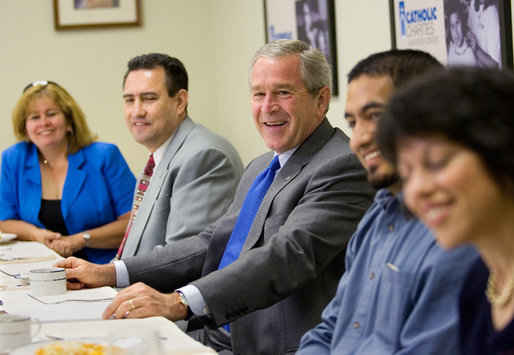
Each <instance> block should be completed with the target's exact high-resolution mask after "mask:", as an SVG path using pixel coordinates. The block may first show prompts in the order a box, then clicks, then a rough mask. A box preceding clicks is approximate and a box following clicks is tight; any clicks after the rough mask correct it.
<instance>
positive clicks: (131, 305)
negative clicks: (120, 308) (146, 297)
mask: <svg viewBox="0 0 514 355" xmlns="http://www.w3.org/2000/svg"><path fill="white" fill-rule="evenodd" d="M129 303H130V307H132V310H134V309H136V306H134V302H132V300H131V299H130V300H129Z"/></svg>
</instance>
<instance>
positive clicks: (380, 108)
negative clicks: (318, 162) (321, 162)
mask: <svg viewBox="0 0 514 355" xmlns="http://www.w3.org/2000/svg"><path fill="white" fill-rule="evenodd" d="M393 91H394V87H393V81H392V80H391V78H390V77H389V76H387V75H382V76H370V75H366V74H363V75H361V76H359V77H357V78H355V79H354V80H352V81H351V82H350V83H349V84H348V93H347V98H346V111H345V118H346V121H347V122H348V125H349V126H350V129H351V130H352V137H351V139H350V147H351V148H352V150H353V151H354V153H355V154H356V155H357V157H358V158H359V160H360V162H361V164H362V165H363V166H364V168H365V169H366V171H367V172H368V181H369V182H370V184H371V185H372V186H373V187H374V188H376V189H380V188H383V187H389V188H390V189H391V190H392V191H393V192H397V188H396V186H395V185H394V184H395V183H396V182H397V181H398V178H397V175H396V170H395V169H394V167H393V166H392V164H390V163H389V162H388V161H386V160H385V159H384V158H383V157H382V154H381V153H380V150H379V149H378V147H377V142H376V131H377V126H378V122H379V120H380V117H381V116H382V114H383V112H384V110H385V106H386V104H387V102H388V101H389V98H390V97H391V95H392V94H393Z"/></svg>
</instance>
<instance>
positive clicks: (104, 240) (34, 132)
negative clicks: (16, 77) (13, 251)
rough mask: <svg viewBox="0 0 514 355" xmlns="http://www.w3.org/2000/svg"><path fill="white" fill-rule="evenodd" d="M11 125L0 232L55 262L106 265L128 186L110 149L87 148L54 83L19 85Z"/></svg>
mask: <svg viewBox="0 0 514 355" xmlns="http://www.w3.org/2000/svg"><path fill="white" fill-rule="evenodd" d="M12 119H13V126H14V132H15V135H16V137H17V139H18V140H19V141H20V142H19V143H17V144H15V145H14V146H12V147H10V148H8V149H6V150H5V151H4V152H3V153H2V166H1V176H0V229H1V230H2V231H3V232H10V233H16V234H17V235H18V239H19V240H35V241H38V242H41V243H44V244H46V245H47V246H49V247H50V248H52V249H54V250H55V251H57V252H58V253H59V254H61V255H63V256H69V255H72V254H74V255H77V256H80V257H83V258H85V259H87V260H90V261H92V262H96V263H107V262H109V261H110V260H111V259H112V258H113V257H114V256H115V254H116V250H117V248H118V246H119V244H120V242H121V240H122V238H123V234H124V232H125V229H126V227H127V223H128V220H129V217H130V212H131V208H132V198H133V193H134V187H135V183H136V179H135V177H134V175H133V174H132V172H131V171H130V169H129V167H128V165H127V163H126V162H125V160H124V159H123V156H122V155H121V153H120V151H119V150H118V148H117V147H116V146H115V145H113V144H109V143H100V142H94V141H95V139H96V137H95V135H93V134H92V133H91V131H90V130H89V128H88V126H87V123H86V120H85V115H84V113H83V112H82V110H81V109H80V107H79V106H78V104H77V103H76V102H75V100H74V99H73V98H72V97H71V96H70V94H69V93H68V92H67V91H66V90H65V89H63V88H62V87H61V86H59V85H57V84H56V83H54V82H50V81H48V82H47V81H44V82H36V83H33V84H30V85H29V86H27V88H25V90H24V92H23V95H22V96H21V98H20V99H19V100H18V103H17V104H16V107H15V108H14V110H13V117H12Z"/></svg>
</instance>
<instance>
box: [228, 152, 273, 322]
mask: <svg viewBox="0 0 514 355" xmlns="http://www.w3.org/2000/svg"><path fill="white" fill-rule="evenodd" d="M279 168H280V162H279V161H278V155H277V156H275V158H273V160H272V161H271V163H270V165H269V166H268V167H267V168H266V170H264V171H263V172H262V173H260V174H259V175H258V176H257V177H256V178H255V180H254V181H253V184H252V186H251V187H250V189H249V190H248V193H247V194H246V197H245V200H244V202H243V206H242V207H241V211H239V217H237V221H236V224H235V225H234V229H233V230H232V234H231V235H230V239H229V240H228V243H227V247H226V248H225V252H224V253H223V257H222V258H221V261H220V264H219V266H218V269H223V268H224V267H225V266H227V265H230V264H231V263H233V262H234V260H236V259H237V258H238V257H239V254H240V253H241V250H242V249H243V244H244V243H245V240H246V237H247V236H248V232H249V231H250V228H251V227H252V223H253V220H254V219H255V215H256V214H257V211H258V210H259V207H260V205H261V202H262V200H263V199H264V195H266V192H267V191H268V189H269V187H270V186H271V183H272V182H273V179H274V178H275V172H276V171H277V169H279ZM223 328H225V329H226V330H227V331H228V332H230V324H225V325H224V326H223Z"/></svg>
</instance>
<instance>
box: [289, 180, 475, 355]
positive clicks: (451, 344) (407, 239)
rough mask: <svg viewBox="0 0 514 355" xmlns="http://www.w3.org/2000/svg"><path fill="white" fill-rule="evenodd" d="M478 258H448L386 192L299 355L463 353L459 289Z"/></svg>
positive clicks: (355, 239)
mask: <svg viewBox="0 0 514 355" xmlns="http://www.w3.org/2000/svg"><path fill="white" fill-rule="evenodd" d="M476 258H477V253H476V252H475V251H474V250H473V249H472V248H471V247H464V248H459V249H457V250H453V251H445V250H443V249H441V248H440V247H439V246H438V245H437V244H436V243H435V239H434V237H433V236H432V234H431V233H430V232H429V231H428V229H427V228H426V227H425V226H424V225H423V224H422V223H421V222H420V221H419V220H418V219H417V218H415V217H413V216H412V214H410V213H409V211H407V210H406V209H405V207H404V205H403V202H402V201H401V194H400V195H399V196H394V195H393V194H392V193H391V192H390V191H389V190H387V189H382V190H380V191H378V193H377V195H376V196H375V202H374V204H373V205H372V206H371V208H370V209H369V210H368V212H367V213H366V215H365V216H364V217H363V219H362V220H361V222H360V224H359V226H358V228H357V231H356V232H355V234H354V235H353V236H352V239H351V241H350V244H349V245H348V249H347V253H346V261H345V262H346V272H345V274H344V275H343V276H342V278H341V281H340V282H339V285H338V289H337V293H336V296H335V297H334V298H333V300H332V301H331V302H330V303H329V304H328V306H327V307H326V308H325V310H324V311H323V314H322V323H321V324H319V325H318V326H317V327H316V328H314V329H312V330H311V331H309V332H307V333H306V334H305V335H304V336H303V338H302V342H301V345H300V350H299V351H298V354H323V353H337V354H438V355H441V354H458V353H459V348H458V306H457V299H458V293H459V290H460V286H461V283H462V281H463V279H464V276H465V274H466V271H467V270H468V267H469V266H470V265H471V264H472V263H473V261H475V260H476Z"/></svg>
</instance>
